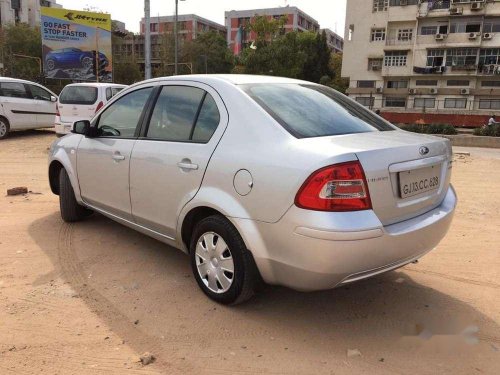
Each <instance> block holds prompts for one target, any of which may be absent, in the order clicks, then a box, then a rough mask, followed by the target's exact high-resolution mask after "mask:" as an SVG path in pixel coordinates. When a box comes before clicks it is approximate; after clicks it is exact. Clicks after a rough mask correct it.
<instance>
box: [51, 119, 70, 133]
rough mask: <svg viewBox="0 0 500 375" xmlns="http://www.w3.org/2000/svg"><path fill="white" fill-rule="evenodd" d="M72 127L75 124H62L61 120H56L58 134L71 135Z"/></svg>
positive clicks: (55, 125) (55, 126)
mask: <svg viewBox="0 0 500 375" xmlns="http://www.w3.org/2000/svg"><path fill="white" fill-rule="evenodd" d="M72 127H73V123H71V122H62V121H60V120H59V121H58V120H56V122H55V123H54V128H55V130H56V134H69V133H71V129H72Z"/></svg>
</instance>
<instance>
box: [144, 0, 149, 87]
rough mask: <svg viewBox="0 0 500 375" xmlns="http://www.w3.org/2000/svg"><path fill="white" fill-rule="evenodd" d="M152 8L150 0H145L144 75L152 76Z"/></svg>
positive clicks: (146, 76)
mask: <svg viewBox="0 0 500 375" xmlns="http://www.w3.org/2000/svg"><path fill="white" fill-rule="evenodd" d="M150 13H151V8H150V0H144V29H145V30H144V55H145V56H144V75H145V78H146V79H150V78H151V18H150Z"/></svg>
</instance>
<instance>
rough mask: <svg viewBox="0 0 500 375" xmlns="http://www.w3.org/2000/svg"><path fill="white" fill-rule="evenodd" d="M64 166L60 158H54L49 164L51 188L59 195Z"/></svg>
mask: <svg viewBox="0 0 500 375" xmlns="http://www.w3.org/2000/svg"><path fill="white" fill-rule="evenodd" d="M63 168H64V165H62V163H61V162H60V161H58V160H54V161H53V162H52V163H50V165H49V184H50V190H51V191H52V193H54V194H55V195H59V173H60V172H61V169H63Z"/></svg>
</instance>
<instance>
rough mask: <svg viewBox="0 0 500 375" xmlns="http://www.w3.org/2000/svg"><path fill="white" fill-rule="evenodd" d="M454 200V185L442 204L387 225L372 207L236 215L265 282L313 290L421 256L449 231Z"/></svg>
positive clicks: (366, 275)
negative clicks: (248, 217) (250, 217)
mask: <svg viewBox="0 0 500 375" xmlns="http://www.w3.org/2000/svg"><path fill="white" fill-rule="evenodd" d="M456 203H457V197H456V194H455V191H454V190H453V188H452V187H451V185H450V188H449V189H448V192H447V194H446V196H445V199H444V200H443V202H442V203H441V204H440V205H439V206H438V207H436V208H434V209H433V210H431V211H429V212H427V213H425V214H423V215H420V216H418V217H415V218H412V219H410V220H406V221H403V222H400V223H397V224H392V225H388V226H383V225H382V224H381V223H380V221H379V220H378V218H377V217H376V215H375V213H374V212H373V211H371V210H370V211H358V212H345V213H328V212H319V211H309V210H302V209H300V208H298V207H296V206H293V207H292V208H290V210H289V211H288V212H287V213H286V214H285V215H284V216H283V218H282V219H281V220H280V221H279V222H277V223H274V224H270V223H262V222H260V223H256V222H253V223H254V225H249V222H248V221H245V220H241V219H233V220H234V222H235V224H236V225H237V226H238V227H239V229H240V232H242V235H243V237H244V239H245V242H246V243H247V245H248V246H249V249H250V250H251V251H252V254H253V256H254V258H255V261H256V264H257V266H258V268H259V270H260V272H261V275H262V277H263V279H264V280H265V281H266V282H268V283H270V284H278V285H284V286H288V287H290V288H293V289H297V290H302V291H313V290H322V289H330V288H334V287H335V286H337V285H340V284H344V283H349V282H353V281H357V280H361V279H365V278H368V277H371V276H375V275H377V274H380V273H383V272H387V271H390V270H394V269H396V268H399V267H402V266H404V265H406V264H408V263H410V262H412V261H415V260H416V259H418V258H420V257H421V256H423V255H424V254H426V253H427V252H429V251H430V250H432V249H433V248H434V247H435V246H436V245H437V244H438V243H439V242H440V241H441V240H442V238H443V237H444V236H445V235H446V233H447V231H448V229H449V227H450V224H451V221H452V218H453V213H454V211H455V206H456ZM304 223H307V225H304ZM255 239H257V240H255Z"/></svg>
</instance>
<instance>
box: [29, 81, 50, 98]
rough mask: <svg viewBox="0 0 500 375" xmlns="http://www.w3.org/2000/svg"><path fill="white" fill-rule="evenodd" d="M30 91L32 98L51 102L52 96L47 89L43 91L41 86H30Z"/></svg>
mask: <svg viewBox="0 0 500 375" xmlns="http://www.w3.org/2000/svg"><path fill="white" fill-rule="evenodd" d="M29 87H30V91H31V96H33V99H37V100H47V101H49V102H50V97H51V96H52V94H51V93H50V92H48V91H47V90H45V89H42V88H41V87H40V86H35V85H29Z"/></svg>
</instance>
